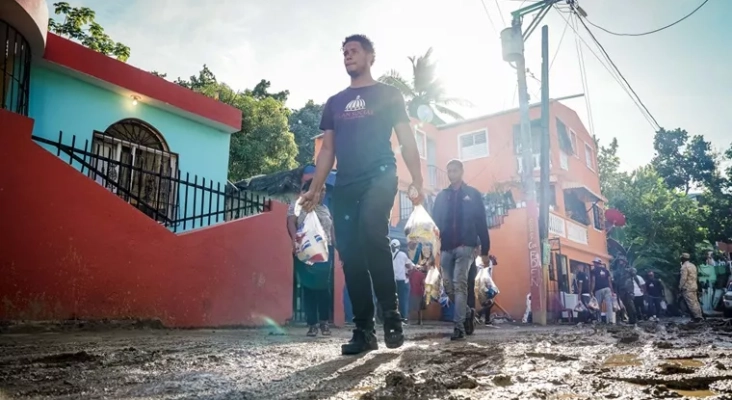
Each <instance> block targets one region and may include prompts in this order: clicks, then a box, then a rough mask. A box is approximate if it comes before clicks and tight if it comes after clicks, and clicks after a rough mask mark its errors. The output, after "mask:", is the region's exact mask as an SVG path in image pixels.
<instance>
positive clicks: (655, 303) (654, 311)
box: [646, 271, 666, 320]
mask: <svg viewBox="0 0 732 400" xmlns="http://www.w3.org/2000/svg"><path fill="white" fill-rule="evenodd" d="M665 295H666V293H665V292H664V288H663V284H662V283H661V281H660V280H659V279H658V278H656V274H654V273H653V271H648V274H647V275H646V297H647V298H648V303H649V307H648V308H649V314H651V319H653V320H658V317H659V316H660V315H661V302H662V301H663V298H664V296H665Z"/></svg>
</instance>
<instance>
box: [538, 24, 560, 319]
mask: <svg viewBox="0 0 732 400" xmlns="http://www.w3.org/2000/svg"><path fill="white" fill-rule="evenodd" d="M549 150H550V141H549V27H548V26H547V25H544V26H542V27H541V156H540V160H539V161H540V163H541V178H540V179H541V180H540V186H541V191H540V193H541V196H540V197H539V199H540V201H539V238H540V241H541V265H542V271H544V272H545V271H548V270H549V263H550V262H551V252H552V250H551V246H550V245H549V199H550V192H549V189H550V186H549V174H550V168H551V167H550V165H551V164H550V160H551V158H550V156H551V153H550V152H549ZM557 267H559V266H557ZM544 277H546V275H544ZM544 318H546V311H545V312H544Z"/></svg>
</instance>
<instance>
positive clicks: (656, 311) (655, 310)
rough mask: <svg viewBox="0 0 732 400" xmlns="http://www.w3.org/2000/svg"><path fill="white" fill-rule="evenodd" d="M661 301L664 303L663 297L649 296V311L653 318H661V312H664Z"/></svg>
mask: <svg viewBox="0 0 732 400" xmlns="http://www.w3.org/2000/svg"><path fill="white" fill-rule="evenodd" d="M661 301H663V298H662V297H651V296H648V303H650V304H649V306H648V308H649V310H648V314H650V315H651V316H652V317H659V318H660V317H661V312H662V311H663V310H662V309H661Z"/></svg>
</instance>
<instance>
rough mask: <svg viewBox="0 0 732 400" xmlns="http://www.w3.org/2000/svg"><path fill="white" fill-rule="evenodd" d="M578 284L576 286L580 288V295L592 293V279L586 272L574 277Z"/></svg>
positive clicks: (578, 273)
mask: <svg viewBox="0 0 732 400" xmlns="http://www.w3.org/2000/svg"><path fill="white" fill-rule="evenodd" d="M574 278H575V280H576V282H575V285H578V286H579V287H578V288H577V290H578V291H579V294H585V293H590V277H589V276H588V275H587V273H585V272H584V271H579V272H577V274H575V276H574Z"/></svg>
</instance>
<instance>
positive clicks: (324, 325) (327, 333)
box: [320, 322, 330, 336]
mask: <svg viewBox="0 0 732 400" xmlns="http://www.w3.org/2000/svg"><path fill="white" fill-rule="evenodd" d="M320 333H321V334H322V335H323V336H330V327H329V326H328V323H327V322H321V323H320Z"/></svg>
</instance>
